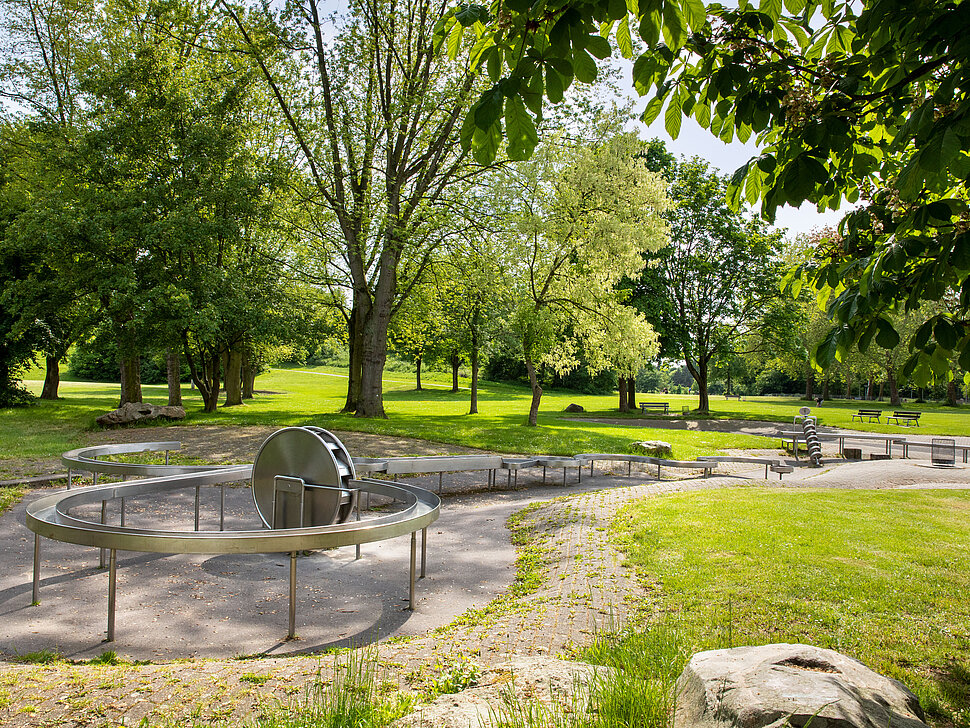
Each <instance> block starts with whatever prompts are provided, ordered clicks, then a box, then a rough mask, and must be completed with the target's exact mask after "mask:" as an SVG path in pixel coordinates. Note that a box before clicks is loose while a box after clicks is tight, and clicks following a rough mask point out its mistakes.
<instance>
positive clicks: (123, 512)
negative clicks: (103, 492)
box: [121, 498, 125, 528]
mask: <svg viewBox="0 0 970 728" xmlns="http://www.w3.org/2000/svg"><path fill="white" fill-rule="evenodd" d="M124 526H125V499H124V498H122V499H121V527H122V528H124Z"/></svg>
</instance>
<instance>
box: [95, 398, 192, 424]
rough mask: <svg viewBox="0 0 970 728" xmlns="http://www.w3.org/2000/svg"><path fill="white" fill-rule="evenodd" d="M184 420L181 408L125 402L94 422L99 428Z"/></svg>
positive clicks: (183, 412) (183, 411)
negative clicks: (154, 421)
mask: <svg viewBox="0 0 970 728" xmlns="http://www.w3.org/2000/svg"><path fill="white" fill-rule="evenodd" d="M184 418H185V410H184V409H183V408H182V407H169V406H165V407H157V406H155V405H153V404H149V403H148V402H126V403H125V404H123V405H121V406H120V407H119V408H118V409H116V410H111V412H106V413H105V414H103V415H101V416H100V417H98V419H97V420H95V422H97V423H98V424H99V425H101V427H120V426H122V425H130V424H132V423H134V422H144V421H146V420H159V419H162V420H181V419H184Z"/></svg>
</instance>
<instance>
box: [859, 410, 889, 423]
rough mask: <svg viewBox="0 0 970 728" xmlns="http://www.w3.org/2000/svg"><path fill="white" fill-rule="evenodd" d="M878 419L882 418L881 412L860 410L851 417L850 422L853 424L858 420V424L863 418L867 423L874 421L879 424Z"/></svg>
mask: <svg viewBox="0 0 970 728" xmlns="http://www.w3.org/2000/svg"><path fill="white" fill-rule="evenodd" d="M880 417H882V410H874V409H861V410H859V411H858V412H856V413H855V414H854V415H852V421H853V422H855V420H856V418H858V420H859V422H862V419H863V418H865V419H866V420H867V421H868V422H872V421H873V420H874V419H875V421H876V422H880V420H879V418H880Z"/></svg>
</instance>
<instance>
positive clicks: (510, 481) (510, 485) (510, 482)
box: [505, 451, 966, 488]
mask: <svg viewBox="0 0 970 728" xmlns="http://www.w3.org/2000/svg"><path fill="white" fill-rule="evenodd" d="M963 456H964V457H966V451H964V454H963ZM507 473H508V477H507V478H506V479H505V487H506V488H510V487H512V471H511V470H509V471H507Z"/></svg>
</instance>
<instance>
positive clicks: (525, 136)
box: [505, 95, 539, 162]
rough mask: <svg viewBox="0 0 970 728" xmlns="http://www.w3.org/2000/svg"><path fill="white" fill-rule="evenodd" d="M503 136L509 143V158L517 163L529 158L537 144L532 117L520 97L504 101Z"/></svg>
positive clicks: (537, 137)
mask: <svg viewBox="0 0 970 728" xmlns="http://www.w3.org/2000/svg"><path fill="white" fill-rule="evenodd" d="M505 136H506V138H507V139H508V141H509V146H508V152H509V158H510V159H512V160H513V161H517V162H518V161H523V160H525V159H528V158H529V157H531V156H532V152H533V151H534V150H535V148H536V145H537V144H538V143H539V135H538V134H537V133H536V127H535V124H534V123H533V121H532V116H531V115H530V114H529V112H528V111H526V109H525V105H524V104H523V103H522V98H521V97H520V96H517V95H515V96H510V97H509V98H508V99H506V101H505Z"/></svg>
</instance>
